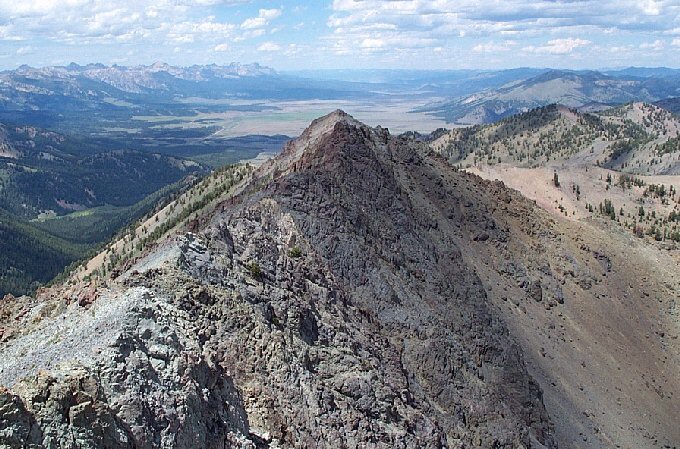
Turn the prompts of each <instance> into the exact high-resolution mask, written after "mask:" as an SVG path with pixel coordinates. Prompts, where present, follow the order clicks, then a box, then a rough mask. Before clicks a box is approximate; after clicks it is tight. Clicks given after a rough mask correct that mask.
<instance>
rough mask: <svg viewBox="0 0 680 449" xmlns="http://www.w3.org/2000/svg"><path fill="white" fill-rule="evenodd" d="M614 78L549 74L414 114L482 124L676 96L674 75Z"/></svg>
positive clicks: (678, 85)
mask: <svg viewBox="0 0 680 449" xmlns="http://www.w3.org/2000/svg"><path fill="white" fill-rule="evenodd" d="M630 72H632V73H636V74H638V75H640V74H642V73H644V74H645V76H634V75H631V74H629V73H630ZM613 73H615V75H614V74H604V73H600V72H596V71H581V72H575V71H566V70H551V71H548V72H546V73H541V74H539V75H537V76H534V77H531V78H528V79H525V80H521V81H516V82H511V83H508V84H506V85H505V86H502V87H500V88H497V89H489V90H483V91H479V92H476V93H473V94H470V95H464V96H461V97H459V98H456V99H453V100H447V101H443V102H439V103H434V104H430V105H428V106H425V107H423V108H420V109H418V111H421V112H430V113H432V114H435V115H437V116H440V117H443V118H445V119H446V120H447V121H449V122H451V123H460V124H482V123H491V122H494V121H497V120H500V119H502V118H504V117H508V116H511V115H514V114H517V113H521V112H526V111H529V110H531V109H533V108H536V107H541V106H546V105H548V104H552V103H559V104H563V105H565V106H569V107H574V108H576V107H581V106H587V107H590V108H592V107H593V105H597V107H598V108H602V106H604V105H610V106H611V105H617V104H623V103H629V102H635V101H637V102H640V101H644V102H654V101H658V100H661V99H664V98H669V97H674V96H678V95H679V94H680V72H678V71H673V70H671V69H668V70H665V71H660V70H656V71H654V70H652V69H650V70H647V71H642V70H632V69H631V70H628V71H622V72H613Z"/></svg>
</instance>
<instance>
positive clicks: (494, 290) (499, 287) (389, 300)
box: [0, 111, 680, 449]
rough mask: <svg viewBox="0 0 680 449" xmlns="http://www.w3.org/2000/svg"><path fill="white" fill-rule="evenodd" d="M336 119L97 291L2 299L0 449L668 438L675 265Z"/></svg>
mask: <svg viewBox="0 0 680 449" xmlns="http://www.w3.org/2000/svg"><path fill="white" fill-rule="evenodd" d="M632 239H633V238H632V237H630V236H629V235H628V234H624V233H619V234H617V233H616V232H604V231H602V230H599V229H596V228H595V227H589V225H588V224H583V223H575V222H567V221H566V220H564V221H563V220H561V219H559V218H556V217H553V216H551V215H549V214H548V213H546V212H544V211H543V210H541V209H539V208H538V207H536V206H535V204H534V203H533V202H532V201H529V200H527V199H525V198H524V197H522V196H521V195H520V194H519V193H518V192H516V191H513V190H510V189H507V188H506V187H505V186H504V185H503V184H502V183H500V182H493V181H485V180H482V179H481V178H479V177H477V176H474V175H471V174H468V173H465V172H462V171H458V170H457V169H455V168H454V166H452V165H450V164H449V162H448V161H447V160H446V159H445V158H444V157H443V156H440V155H438V154H437V153H434V152H432V150H430V148H429V147H428V146H427V145H426V144H424V143H422V142H419V141H418V140H416V139H414V138H412V137H406V136H392V135H390V133H389V132H388V130H386V129H383V128H380V127H377V128H369V127H367V126H366V125H363V124H362V123H360V122H358V121H356V120H355V119H353V118H352V117H351V116H349V115H347V114H345V113H344V112H342V111H336V112H333V113H331V114H329V115H328V116H325V117H323V118H320V119H318V120H316V121H314V122H313V123H312V124H311V126H310V127H309V128H308V129H307V130H306V131H305V132H304V133H303V134H302V135H301V136H300V137H299V138H298V139H296V140H293V141H291V142H289V143H288V144H287V145H286V147H285V148H284V150H283V152H282V153H281V154H280V155H279V156H278V157H276V158H275V159H273V160H271V161H270V162H268V163H266V164H265V165H263V166H262V167H260V168H259V169H258V170H256V171H254V172H253V173H252V174H251V175H248V176H247V177H246V178H245V179H244V180H243V181H242V182H241V183H240V184H239V185H237V186H236V187H235V188H234V189H231V190H229V191H228V192H227V193H224V195H223V196H222V197H220V198H218V201H216V202H212V203H209V204H208V205H207V206H206V207H204V208H202V209H200V210H199V211H198V212H197V214H196V215H195V216H192V217H191V220H190V222H188V223H187V224H185V225H182V226H179V227H177V228H175V229H174V230H173V231H172V232H169V233H167V234H166V235H165V236H164V237H163V238H160V239H158V240H157V241H156V242H155V243H153V245H149V247H148V248H147V249H146V250H145V251H144V253H143V254H142V255H141V256H138V257H136V258H135V259H134V260H129V261H124V262H123V261H122V262H121V265H120V267H119V269H118V270H114V271H113V272H112V273H113V274H111V275H110V276H109V277H107V278H106V279H101V280H98V281H95V280H93V281H91V282H84V281H79V280H77V279H72V280H71V281H70V282H67V283H65V284H64V285H62V286H56V287H52V288H49V289H43V290H41V291H40V292H39V293H38V295H37V297H36V298H29V297H21V298H13V297H7V298H5V300H4V301H2V302H1V303H0V355H1V357H0V385H3V386H4V388H3V389H2V390H0V447H11V448H138V449H147V448H167V449H169V448H231V447H237V448H291V447H299V448H343V447H344V448H525V449H528V448H557V447H560V448H569V447H583V448H591V447H592V448H610V447H623V448H646V447H649V448H652V447H674V446H677V444H678V442H679V441H680V433H679V432H680V430H679V429H678V426H677V417H678V416H680V406H679V405H678V404H679V403H680V401H678V398H679V395H680V380H679V379H678V376H677V373H678V372H680V371H679V370H680V351H679V349H680V343H679V342H678V333H679V332H680V326H679V325H678V322H679V321H678V310H679V309H678V307H679V305H678V302H677V301H678V298H677V291H680V288H679V287H680V286H678V282H680V276H676V275H677V260H676V259H673V257H674V256H673V255H672V254H665V253H660V252H651V251H650V250H649V248H648V247H647V246H645V244H644V243H637V242H635V241H633V240H632Z"/></svg>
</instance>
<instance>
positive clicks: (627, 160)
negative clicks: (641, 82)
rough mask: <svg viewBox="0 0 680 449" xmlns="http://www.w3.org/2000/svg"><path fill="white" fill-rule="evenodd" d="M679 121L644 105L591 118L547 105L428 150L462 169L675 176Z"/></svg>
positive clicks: (679, 169) (461, 132)
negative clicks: (578, 168)
mask: <svg viewBox="0 0 680 449" xmlns="http://www.w3.org/2000/svg"><path fill="white" fill-rule="evenodd" d="M679 134H680V119H678V118H676V117H675V116H673V115H672V114H671V113H669V112H668V111H666V110H664V109H661V108H659V107H657V106H654V105H650V104H645V103H631V104H627V105H625V106H620V107H616V108H610V109H606V110H603V111H600V112H597V113H582V112H579V111H577V110H575V109H573V108H568V107H566V106H562V105H554V104H553V105H548V106H544V107H540V108H536V109H532V110H531V111H529V112H525V113H523V114H518V115H515V116H512V117H508V118H505V119H503V120H500V121H499V122H497V123H493V124H489V125H476V126H472V127H469V128H456V129H453V130H451V131H450V132H449V133H447V134H444V135H443V136H441V137H439V138H438V139H436V140H435V141H434V143H433V147H434V148H435V149H437V151H440V152H442V153H443V154H445V155H447V157H448V158H449V160H450V161H451V162H453V163H457V164H459V165H460V166H461V167H462V168H466V167H471V166H474V165H478V164H487V165H493V164H497V163H501V162H502V163H510V164H513V165H517V166H520V167H537V166H543V165H551V164H557V163H569V164H591V165H601V166H603V167H609V168H612V169H616V170H619V171H622V172H625V173H631V174H639V175H653V174H680V147H679V146H678V144H677V141H678V135H679Z"/></svg>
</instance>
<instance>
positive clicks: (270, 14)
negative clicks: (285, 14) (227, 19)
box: [241, 9, 281, 30]
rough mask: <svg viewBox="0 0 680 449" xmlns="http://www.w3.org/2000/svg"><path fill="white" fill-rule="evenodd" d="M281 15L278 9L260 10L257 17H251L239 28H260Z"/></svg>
mask: <svg viewBox="0 0 680 449" xmlns="http://www.w3.org/2000/svg"><path fill="white" fill-rule="evenodd" d="M280 15H281V10H280V9H260V11H259V15H258V16H257V17H251V18H248V19H246V20H244V21H243V23H242V24H241V28H243V29H245V30H249V29H253V28H262V27H264V26H266V25H268V24H269V22H270V21H271V20H273V19H276V18H277V17H279V16H280Z"/></svg>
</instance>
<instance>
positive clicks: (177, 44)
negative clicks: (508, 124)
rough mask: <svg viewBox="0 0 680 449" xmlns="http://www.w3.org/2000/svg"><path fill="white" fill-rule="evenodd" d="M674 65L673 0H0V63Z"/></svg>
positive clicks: (678, 11)
mask: <svg viewBox="0 0 680 449" xmlns="http://www.w3.org/2000/svg"><path fill="white" fill-rule="evenodd" d="M72 61H73V62H77V63H81V64H84V63H88V62H103V63H106V64H113V63H116V64H121V65H136V64H149V63H152V62H155V61H165V62H169V63H171V64H176V65H191V64H206V63H217V64H224V63H229V62H232V61H238V62H259V63H261V64H265V65H269V66H272V67H274V68H276V69H279V70H295V69H320V68H409V69H426V68H431V69H461V68H510V67H520V66H534V67H548V66H549V67H560V68H612V67H622V66H629V65H636V66H670V67H678V66H680V0H672V1H666V0H615V1H613V0H601V1H586V0H582V1H579V0H564V1H552V0H537V1H530V0H505V1H502V0H493V1H486V2H484V1H472V0H456V1H452V0H334V1H320V0H315V1H306V2H304V1H299V0H279V1H273V0H272V1H249V0H0V67H2V68H15V67H17V66H19V65H21V64H30V65H33V66H45V65H62V64H67V63H69V62H72Z"/></svg>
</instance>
